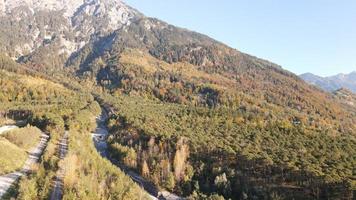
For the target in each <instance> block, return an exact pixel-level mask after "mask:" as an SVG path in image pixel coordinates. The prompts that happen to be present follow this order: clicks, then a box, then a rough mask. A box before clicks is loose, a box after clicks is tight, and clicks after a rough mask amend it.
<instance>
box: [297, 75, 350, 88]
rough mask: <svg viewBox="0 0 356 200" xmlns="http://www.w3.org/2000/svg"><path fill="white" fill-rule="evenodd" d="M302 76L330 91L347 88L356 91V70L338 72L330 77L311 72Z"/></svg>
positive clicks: (307, 80)
mask: <svg viewBox="0 0 356 200" xmlns="http://www.w3.org/2000/svg"><path fill="white" fill-rule="evenodd" d="M300 77H301V78H302V79H303V80H305V81H306V82H308V83H310V84H312V85H315V86H317V87H320V88H321V89H323V90H325V91H328V92H333V91H335V90H338V89H341V88H347V89H349V90H351V91H352V92H354V93H356V71H354V72H351V73H350V74H338V75H335V76H329V77H320V76H317V75H314V74H311V73H305V74H302V75H300Z"/></svg>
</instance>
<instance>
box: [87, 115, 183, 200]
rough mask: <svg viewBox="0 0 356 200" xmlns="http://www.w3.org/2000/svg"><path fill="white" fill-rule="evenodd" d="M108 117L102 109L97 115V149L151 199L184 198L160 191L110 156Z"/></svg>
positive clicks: (95, 137)
mask: <svg viewBox="0 0 356 200" xmlns="http://www.w3.org/2000/svg"><path fill="white" fill-rule="evenodd" d="M107 118H108V114H107V113H106V112H105V110H104V109H102V113H101V115H100V116H98V117H97V119H96V121H97V128H96V130H95V133H93V134H92V137H93V141H94V144H95V147H96V149H97V151H98V152H99V153H100V155H101V156H102V157H104V158H106V159H108V160H110V161H111V162H112V163H113V164H114V165H116V166H117V167H119V168H120V169H121V170H122V171H124V172H125V173H126V175H128V176H129V177H130V178H131V179H132V180H133V181H135V182H136V183H137V184H138V185H140V186H141V187H142V188H143V189H145V191H146V192H147V193H149V195H150V197H151V199H153V200H158V199H162V200H183V199H184V198H182V197H179V196H177V195H175V194H172V193H170V192H167V191H160V190H159V189H158V188H157V187H156V186H155V185H154V184H152V183H151V182H149V181H147V180H145V179H144V178H143V177H141V176H140V175H139V174H137V173H135V172H133V171H131V170H129V169H127V168H126V167H125V166H123V165H121V164H120V163H119V162H118V161H117V160H115V159H112V158H110V156H109V153H108V149H107V143H106V138H107V137H108V135H109V132H108V130H107V127H106V125H105V121H106V119H107Z"/></svg>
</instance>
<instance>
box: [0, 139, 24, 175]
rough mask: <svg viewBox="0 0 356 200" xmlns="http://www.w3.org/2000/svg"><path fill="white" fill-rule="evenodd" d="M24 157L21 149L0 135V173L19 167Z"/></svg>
mask: <svg viewBox="0 0 356 200" xmlns="http://www.w3.org/2000/svg"><path fill="white" fill-rule="evenodd" d="M26 158H27V154H26V152H25V151H24V150H23V149H21V148H19V147H18V146H16V145H15V144H12V143H11V142H9V141H8V140H6V139H5V138H2V137H0V175H3V174H7V173H10V172H13V171H16V170H18V169H21V167H22V166H23V164H24V162H25V161H26Z"/></svg>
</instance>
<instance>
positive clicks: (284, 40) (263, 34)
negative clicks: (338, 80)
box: [125, 0, 356, 76]
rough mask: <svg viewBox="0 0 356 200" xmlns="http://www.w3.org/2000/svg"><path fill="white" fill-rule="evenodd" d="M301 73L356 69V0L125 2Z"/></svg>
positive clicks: (146, 0)
mask: <svg viewBox="0 0 356 200" xmlns="http://www.w3.org/2000/svg"><path fill="white" fill-rule="evenodd" d="M125 1H126V2H127V3H128V4H129V5H131V6H132V7H134V8H137V9H138V10H140V11H141V12H143V13H144V14H145V15H146V16H149V17H156V18H159V19H161V20H164V21H166V22H168V23H170V24H173V25H176V26H180V27H184V28H188V29H190V30H194V31H198V32H201V33H204V34H206V35H209V36H210V37H212V38H214V39H217V40H219V41H221V42H224V43H226V44H228V45H229V46H231V47H233V48H236V49H238V50H240V51H243V52H246V53H249V54H252V55H254V56H257V57H260V58H264V59H268V60H270V61H272V62H275V63H277V64H280V65H282V66H283V68H285V69H288V70H290V71H292V72H294V73H296V74H300V73H304V72H312V73H315V74H318V75H323V76H326V75H334V74H337V73H349V72H351V71H355V70H356V1H355V0H219V1H213V0H125Z"/></svg>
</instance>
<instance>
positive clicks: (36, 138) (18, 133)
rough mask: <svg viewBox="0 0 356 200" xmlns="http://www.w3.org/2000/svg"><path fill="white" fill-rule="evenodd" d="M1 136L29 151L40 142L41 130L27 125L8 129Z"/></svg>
mask: <svg viewBox="0 0 356 200" xmlns="http://www.w3.org/2000/svg"><path fill="white" fill-rule="evenodd" d="M2 137H4V138H5V139H7V140H8V141H9V142H11V143H13V144H15V145H16V146H18V147H19V148H21V149H24V150H26V151H29V150H30V149H32V148H33V147H35V146H36V144H38V143H39V142H40V139H41V138H40V137H41V131H40V130H39V129H38V128H36V127H31V126H29V127H26V128H21V129H14V130H11V131H8V132H6V133H4V134H3V135H2Z"/></svg>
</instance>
